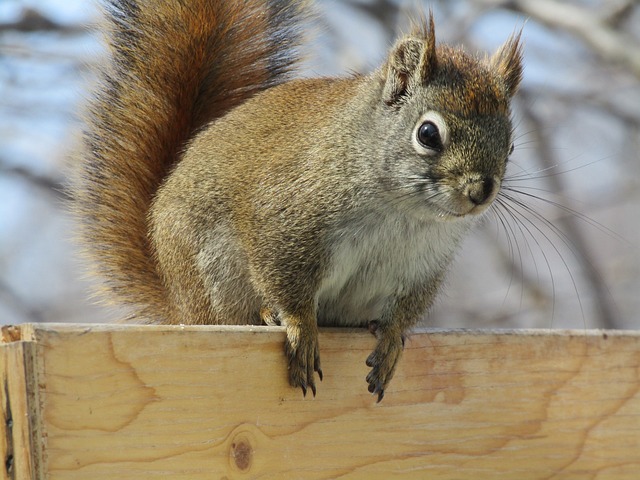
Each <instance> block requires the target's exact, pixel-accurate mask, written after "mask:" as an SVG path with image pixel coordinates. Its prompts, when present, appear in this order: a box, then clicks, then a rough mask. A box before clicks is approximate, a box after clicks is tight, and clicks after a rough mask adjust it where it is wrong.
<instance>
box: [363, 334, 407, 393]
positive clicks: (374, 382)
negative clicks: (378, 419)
mask: <svg viewBox="0 0 640 480" xmlns="http://www.w3.org/2000/svg"><path fill="white" fill-rule="evenodd" d="M370 328H371V325H370ZM374 333H375V335H376V337H377V338H378V345H377V346H376V348H375V350H374V351H373V352H372V353H371V355H369V357H368V358H367V362H366V363H367V366H368V367H371V371H370V372H369V374H368V375H367V383H368V384H369V392H370V393H372V394H374V395H376V394H377V395H378V400H377V403H379V402H380V401H381V400H382V399H383V398H384V390H385V388H386V386H387V385H388V384H389V382H390V381H391V378H392V377H393V374H394V372H395V369H396V365H397V364H398V360H399V359H400V355H401V354H402V350H403V348H404V335H398V334H397V333H395V332H393V331H392V330H391V329H384V328H381V325H380V324H379V323H378V322H376V323H375V329H374Z"/></svg>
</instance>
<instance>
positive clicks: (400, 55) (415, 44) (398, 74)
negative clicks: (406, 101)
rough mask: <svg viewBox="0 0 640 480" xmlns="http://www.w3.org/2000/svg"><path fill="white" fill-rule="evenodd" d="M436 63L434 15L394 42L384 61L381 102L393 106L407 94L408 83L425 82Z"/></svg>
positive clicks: (423, 83)
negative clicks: (385, 62) (385, 67)
mask: <svg viewBox="0 0 640 480" xmlns="http://www.w3.org/2000/svg"><path fill="white" fill-rule="evenodd" d="M436 66H437V58H436V36H435V28H434V23H433V14H432V12H429V20H428V22H427V21H423V22H421V26H420V27H416V28H414V32H413V34H412V35H411V36H408V37H404V38H401V39H400V40H398V42H397V43H396V44H395V46H394V47H393V49H392V50H391V53H390V55H389V60H388V61H387V71H386V83H385V86H384V92H383V95H384V101H385V103H387V105H393V104H395V103H397V102H398V100H400V99H401V98H402V97H403V96H405V95H406V94H407V91H408V90H409V88H410V86H411V85H426V83H427V82H428V81H429V79H430V78H431V76H432V74H433V71H434V70H435V68H436Z"/></svg>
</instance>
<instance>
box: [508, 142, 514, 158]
mask: <svg viewBox="0 0 640 480" xmlns="http://www.w3.org/2000/svg"><path fill="white" fill-rule="evenodd" d="M515 148H516V145H515V143H512V144H511V147H509V155H511V154H512V153H513V150H514V149H515Z"/></svg>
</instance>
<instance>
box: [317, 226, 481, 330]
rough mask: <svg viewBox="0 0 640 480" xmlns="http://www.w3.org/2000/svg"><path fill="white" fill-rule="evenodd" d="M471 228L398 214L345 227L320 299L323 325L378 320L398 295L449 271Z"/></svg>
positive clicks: (335, 241) (337, 238)
mask: <svg viewBox="0 0 640 480" xmlns="http://www.w3.org/2000/svg"><path fill="white" fill-rule="evenodd" d="M469 226H470V222H467V221H457V222H438V221H429V222H425V221H422V222H418V221H416V220H415V219H409V218H406V217H395V216H394V217H387V218H386V219H380V218H375V219H369V220H368V221H363V222H362V223H360V224H353V225H350V226H349V227H346V228H344V229H342V230H341V231H340V232H339V233H338V234H336V235H335V237H334V238H333V239H332V242H331V243H332V245H333V247H332V249H331V252H332V254H331V260H330V268H329V269H328V274H327V275H326V276H325V278H324V279H323V280H322V282H321V284H320V288H319V289H318V293H317V297H316V298H317V305H318V323H319V325H325V326H328V325H340V326H361V325H366V323H367V322H368V321H370V320H375V319H378V318H380V315H381V314H382V312H383V310H384V309H385V307H386V306H387V305H388V303H389V301H390V300H392V299H393V298H394V297H395V296H398V295H402V294H403V292H409V291H411V289H412V288H413V287H414V285H419V284H421V283H423V282H425V281H427V282H428V281H430V280H431V279H433V278H434V277H435V276H436V275H439V274H440V273H441V272H442V271H443V270H444V269H445V268H446V267H447V265H448V264H449V262H450V261H451V259H452V257H453V255H454V252H455V250H456V248H457V246H458V244H459V242H460V239H461V237H462V235H463V234H464V233H465V231H466V230H467V229H468V228H469Z"/></svg>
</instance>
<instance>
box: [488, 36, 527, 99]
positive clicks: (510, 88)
mask: <svg viewBox="0 0 640 480" xmlns="http://www.w3.org/2000/svg"><path fill="white" fill-rule="evenodd" d="M521 35H522V30H520V31H519V32H518V33H517V34H513V35H511V37H509V39H508V40H507V41H506V42H505V43H504V45H502V46H501V47H500V48H499V49H498V51H497V52H496V53H494V54H493V56H492V57H491V59H490V60H489V65H490V66H491V68H492V69H493V70H494V71H495V72H496V73H497V74H498V75H500V76H501V77H502V79H503V81H504V84H505V86H506V87H507V95H509V97H513V96H514V95H515V93H516V91H517V90H518V86H519V85H520V81H521V80H522V43H521V42H520V36H521Z"/></svg>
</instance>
